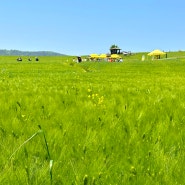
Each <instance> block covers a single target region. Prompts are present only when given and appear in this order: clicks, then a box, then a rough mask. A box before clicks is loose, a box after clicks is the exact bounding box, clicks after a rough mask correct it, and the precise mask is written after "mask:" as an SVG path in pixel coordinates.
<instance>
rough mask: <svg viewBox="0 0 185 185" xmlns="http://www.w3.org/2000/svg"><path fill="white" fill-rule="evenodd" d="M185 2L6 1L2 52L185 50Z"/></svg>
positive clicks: (0, 21) (1, 14)
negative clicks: (114, 47)
mask: <svg viewBox="0 0 185 185" xmlns="http://www.w3.org/2000/svg"><path fill="white" fill-rule="evenodd" d="M184 8H185V1H184V0H176V1H174V0H116V1H114V0H65V1H64V0H1V3H0V49H7V50H9V49H15V50H22V51H54V52H59V53H62V54H67V55H74V56H79V55H89V54H91V53H97V54H101V53H108V52H109V48H110V47H111V45H113V44H115V45H117V46H118V47H119V48H121V49H122V51H131V52H150V51H152V50H154V49H160V50H163V51H179V50H185V24H184V22H185V21H184V19H185V11H184Z"/></svg>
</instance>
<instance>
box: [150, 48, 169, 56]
mask: <svg viewBox="0 0 185 185" xmlns="http://www.w3.org/2000/svg"><path fill="white" fill-rule="evenodd" d="M165 54H166V53H165V52H163V51H161V50H159V49H156V50H153V51H152V52H150V53H148V55H149V56H156V55H165Z"/></svg>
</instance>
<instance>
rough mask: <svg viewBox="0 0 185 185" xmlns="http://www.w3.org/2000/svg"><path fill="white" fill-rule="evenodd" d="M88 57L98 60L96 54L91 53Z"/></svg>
mask: <svg viewBox="0 0 185 185" xmlns="http://www.w3.org/2000/svg"><path fill="white" fill-rule="evenodd" d="M90 57H91V58H99V55H98V54H95V53H93V54H90Z"/></svg>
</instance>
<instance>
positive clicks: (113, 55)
mask: <svg viewBox="0 0 185 185" xmlns="http://www.w3.org/2000/svg"><path fill="white" fill-rule="evenodd" d="M110 58H115V59H117V58H121V57H120V56H119V55H117V54H112V55H111V56H110Z"/></svg>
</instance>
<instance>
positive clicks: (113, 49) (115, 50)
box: [110, 47, 121, 54]
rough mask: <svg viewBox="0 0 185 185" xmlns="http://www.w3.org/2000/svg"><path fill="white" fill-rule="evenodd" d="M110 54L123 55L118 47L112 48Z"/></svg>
mask: <svg viewBox="0 0 185 185" xmlns="http://www.w3.org/2000/svg"><path fill="white" fill-rule="evenodd" d="M110 53H111V54H121V49H120V48H118V47H111V48H110Z"/></svg>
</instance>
